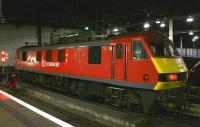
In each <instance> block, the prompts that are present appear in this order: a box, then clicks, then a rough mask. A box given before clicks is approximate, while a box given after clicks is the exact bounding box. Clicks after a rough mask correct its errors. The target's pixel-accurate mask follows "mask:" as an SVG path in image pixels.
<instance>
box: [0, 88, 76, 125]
mask: <svg viewBox="0 0 200 127" xmlns="http://www.w3.org/2000/svg"><path fill="white" fill-rule="evenodd" d="M61 126H62V127H73V126H72V125H70V124H68V123H66V122H64V121H62V120H60V119H58V118H56V117H54V116H51V115H50V114H48V113H45V112H43V111H41V110H40V109H37V108H36V107H33V106H31V105H29V104H27V103H26V102H24V101H22V100H20V99H18V98H16V97H14V96H12V95H10V94H8V93H6V92H4V91H3V90H1V89H0V127H61Z"/></svg>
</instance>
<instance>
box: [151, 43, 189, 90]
mask: <svg viewBox="0 0 200 127" xmlns="http://www.w3.org/2000/svg"><path fill="white" fill-rule="evenodd" d="M149 48H150V50H151V54H152V58H151V60H152V62H153V64H154V66H155V68H156V70H157V72H158V83H157V84H156V86H155V87H154V90H163V89H171V88H178V87H182V86H184V82H185V81H186V79H187V68H186V66H185V64H184V61H183V59H182V58H181V56H180V55H179V53H178V51H177V50H176V48H175V47H174V45H173V43H171V42H169V41H163V42H159V41H149Z"/></svg>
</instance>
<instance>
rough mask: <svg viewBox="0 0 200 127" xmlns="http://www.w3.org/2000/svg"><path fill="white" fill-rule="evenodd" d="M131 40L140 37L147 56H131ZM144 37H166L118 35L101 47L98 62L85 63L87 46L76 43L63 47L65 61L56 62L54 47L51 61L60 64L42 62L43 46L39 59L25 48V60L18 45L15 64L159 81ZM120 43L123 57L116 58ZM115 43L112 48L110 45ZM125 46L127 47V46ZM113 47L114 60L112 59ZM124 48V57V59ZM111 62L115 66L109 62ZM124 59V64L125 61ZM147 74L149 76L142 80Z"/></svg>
mask: <svg viewBox="0 0 200 127" xmlns="http://www.w3.org/2000/svg"><path fill="white" fill-rule="evenodd" d="M134 40H140V41H141V43H142V45H143V47H144V48H145V51H146V52H147V54H148V59H133V58H132V42H133V41H134ZM147 40H166V38H165V37H164V36H162V35H160V34H157V33H142V34H130V35H125V36H124V35H121V36H118V37H116V38H113V39H112V40H110V42H109V45H108V46H102V47H101V64H88V47H75V48H65V50H66V54H65V56H66V60H65V62H60V63H58V62H57V57H58V55H57V49H52V51H53V61H52V62H54V63H57V64H59V66H57V67H55V66H54V67H52V66H51V67H49V66H44V65H45V64H44V63H45V62H44V61H45V55H46V54H45V52H46V51H45V50H42V61H43V62H37V61H36V50H37V48H35V50H27V61H26V62H24V61H22V60H21V58H22V53H21V52H20V51H21V48H19V49H17V52H18V53H17V54H19V56H17V57H16V67H17V68H19V69H26V70H33V71H40V72H48V73H54V74H62V75H73V76H81V77H90V78H100V79H104V80H106V79H112V72H114V73H113V80H123V81H127V82H135V83H144V84H151V85H155V84H156V83H157V81H158V74H157V71H156V69H155V67H154V65H153V63H152V61H151V57H152V51H150V48H149V46H148V44H147V43H146V42H147ZM118 43H121V44H123V56H122V59H116V48H115V46H116V44H118ZM113 46H114V48H113ZM126 47H127V48H126ZM112 49H114V60H113V59H112V58H113V57H112V55H113V51H112ZM126 52H127V60H126V55H125V54H126ZM112 60H113V61H112ZM112 63H113V64H114V67H113V68H114V70H112V66H113V64H112ZM126 63H127V64H126ZM145 78H148V80H145Z"/></svg>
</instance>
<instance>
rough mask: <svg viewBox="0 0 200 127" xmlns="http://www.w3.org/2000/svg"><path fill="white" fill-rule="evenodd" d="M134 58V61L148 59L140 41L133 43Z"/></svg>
mask: <svg viewBox="0 0 200 127" xmlns="http://www.w3.org/2000/svg"><path fill="white" fill-rule="evenodd" d="M132 49H133V50H132V56H133V58H134V59H146V58H148V56H147V53H146V51H145V49H144V47H143V45H142V43H141V42H140V41H134V42H133V43H132Z"/></svg>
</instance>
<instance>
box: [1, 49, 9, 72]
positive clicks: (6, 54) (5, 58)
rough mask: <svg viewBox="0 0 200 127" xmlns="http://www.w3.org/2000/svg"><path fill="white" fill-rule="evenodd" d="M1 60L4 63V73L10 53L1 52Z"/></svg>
mask: <svg viewBox="0 0 200 127" xmlns="http://www.w3.org/2000/svg"><path fill="white" fill-rule="evenodd" d="M0 60H1V62H2V63H3V66H2V72H3V73H4V64H5V62H6V61H7V60H8V53H7V52H6V51H1V54H0Z"/></svg>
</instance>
